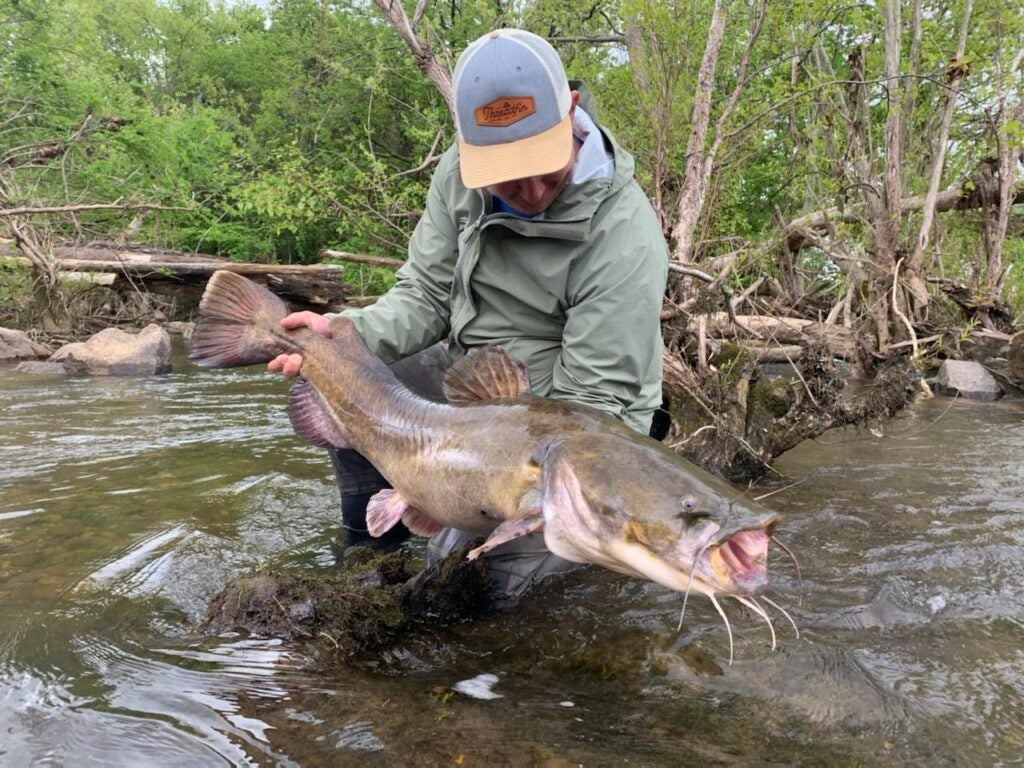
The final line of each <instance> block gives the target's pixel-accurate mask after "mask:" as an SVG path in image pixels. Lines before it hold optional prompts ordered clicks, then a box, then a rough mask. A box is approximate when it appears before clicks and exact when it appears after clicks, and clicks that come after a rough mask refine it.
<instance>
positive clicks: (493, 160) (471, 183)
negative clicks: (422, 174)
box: [459, 114, 572, 189]
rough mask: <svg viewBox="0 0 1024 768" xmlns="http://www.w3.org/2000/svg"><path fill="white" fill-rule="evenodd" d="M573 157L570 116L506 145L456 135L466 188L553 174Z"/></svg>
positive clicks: (460, 165) (476, 187) (463, 181)
mask: <svg viewBox="0 0 1024 768" xmlns="http://www.w3.org/2000/svg"><path fill="white" fill-rule="evenodd" d="M571 156H572V115H571V114H570V115H566V116H565V118H564V119H563V120H562V121H561V122H560V123H559V124H558V125H556V126H555V127H553V128H549V129H548V130H546V131H544V132H543V133H538V134H537V135H536V136H528V137H526V138H525V139H519V141H511V142H509V143H507V144H489V145H487V146H481V145H479V144H467V143H466V142H464V141H463V140H462V137H461V136H460V137H459V167H460V170H461V172H462V183H463V184H465V185H466V188H467V189H480V188H481V187H490V186H493V185H495V184H501V183H502V182H505V181H513V180H514V179H525V178H527V177H528V176H543V175H544V174H547V173H554V172H555V171H559V170H561V169H562V168H565V166H566V165H568V164H569V158H570V157H571Z"/></svg>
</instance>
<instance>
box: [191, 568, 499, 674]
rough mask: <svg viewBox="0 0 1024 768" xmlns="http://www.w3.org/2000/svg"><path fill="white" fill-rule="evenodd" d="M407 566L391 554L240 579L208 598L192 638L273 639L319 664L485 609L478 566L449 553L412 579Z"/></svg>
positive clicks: (484, 580) (483, 575)
mask: <svg viewBox="0 0 1024 768" xmlns="http://www.w3.org/2000/svg"><path fill="white" fill-rule="evenodd" d="M411 560H412V559H411V558H410V557H409V556H408V555H406V554H405V553H404V552H402V551H398V552H391V553H387V554H382V555H376V554H375V555H374V556H371V557H368V558H366V559H363V558H355V557H352V558H346V561H345V567H344V568H343V569H332V570H326V569H321V570H308V571H307V570H303V571H282V570H269V569H268V570H261V571H256V572H253V573H247V574H243V575H241V576H238V577H237V578H235V579H234V580H232V581H231V582H230V583H229V584H228V585H227V586H225V587H224V588H223V589H222V590H221V591H220V592H218V593H217V594H216V595H215V596H214V598H213V599H212V600H211V601H210V604H209V606H208V608H207V610H206V615H205V617H204V618H203V620H202V622H200V624H199V625H198V627H197V628H196V631H197V632H198V633H200V634H209V635H215V634H220V633H223V632H228V631H235V630H243V631H245V632H247V633H249V634H253V635H259V636H264V637H279V638H282V639H285V640H289V641H294V642H296V643H299V644H300V645H304V646H306V647H305V650H306V651H309V652H310V654H311V655H312V656H313V657H314V658H316V659H318V660H319V661H321V662H325V661H330V662H336V661H342V662H343V661H346V660H348V659H350V658H352V657H353V656H354V655H356V654H358V653H360V652H362V651H366V650H370V649H373V648H379V647H382V646H384V645H387V644H388V643H389V642H392V641H394V640H395V639H396V638H397V637H398V636H399V635H400V634H401V633H402V632H403V631H405V630H407V629H408V628H409V627H410V626H411V625H412V624H414V623H416V622H419V621H429V622H430V623H432V624H445V623H451V622H454V621H460V620H464V619H465V618H467V617H469V616H473V615H477V614H479V613H481V612H483V611H485V610H486V609H487V608H488V607H489V605H490V595H489V584H490V582H489V578H488V574H487V568H486V565H485V563H484V561H483V560H482V559H481V560H478V561H472V562H471V561H468V560H466V552H465V550H463V551H459V552H454V553H452V554H451V555H449V556H448V557H447V558H445V559H444V560H442V561H441V562H440V563H438V564H437V565H435V566H433V567H432V568H430V569H427V570H425V571H423V572H421V573H420V574H419V575H417V576H416V577H415V578H410V571H411V568H410V564H411Z"/></svg>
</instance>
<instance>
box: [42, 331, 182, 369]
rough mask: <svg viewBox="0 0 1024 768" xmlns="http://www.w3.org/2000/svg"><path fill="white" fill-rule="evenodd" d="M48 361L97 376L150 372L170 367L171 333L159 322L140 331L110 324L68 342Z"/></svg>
mask: <svg viewBox="0 0 1024 768" xmlns="http://www.w3.org/2000/svg"><path fill="white" fill-rule="evenodd" d="M49 362H51V363H63V364H64V366H65V367H66V368H67V369H68V370H69V372H72V373H87V374H91V375H94V376H148V375H151V374H156V373H167V372H168V371H170V370H171V337H170V335H169V334H168V333H167V331H165V330H164V329H163V328H161V327H160V326H159V325H153V324H150V325H148V326H146V327H145V328H143V329H142V330H141V331H139V332H138V333H126V332H125V331H122V330H120V329H118V328H107V329H105V330H102V331H100V332H99V333H97V334H95V335H94V336H92V337H91V338H90V339H89V340H88V341H83V342H76V343H74V344H65V345H64V346H63V347H61V348H60V349H58V350H57V351H56V352H54V353H53V355H51V356H50V359H49Z"/></svg>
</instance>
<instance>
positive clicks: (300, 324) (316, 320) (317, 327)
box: [281, 310, 331, 338]
mask: <svg viewBox="0 0 1024 768" xmlns="http://www.w3.org/2000/svg"><path fill="white" fill-rule="evenodd" d="M281 327H282V328H285V329H286V330H289V331H290V330H293V329H295V328H309V329H310V330H312V331H313V332H314V333H318V334H320V335H321V336H326V337H327V338H330V337H331V331H330V321H329V320H328V319H327V318H326V317H324V316H323V315H318V314H317V313H316V312H310V311H309V310H306V311H304V312H293V313H292V314H290V315H287V316H286V317H284V318H283V319H282V320H281Z"/></svg>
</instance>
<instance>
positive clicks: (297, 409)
mask: <svg viewBox="0 0 1024 768" xmlns="http://www.w3.org/2000/svg"><path fill="white" fill-rule="evenodd" d="M288 419H289V420H290V421H291V423H292V429H294V430H295V434H297V435H298V436H299V437H301V438H302V439H303V440H305V441H306V442H308V443H309V444H311V445H319V446H323V447H326V446H334V447H335V448H349V447H351V446H350V445H349V442H348V439H347V438H346V437H345V433H344V432H342V430H341V427H340V426H338V422H336V421H335V420H334V418H333V417H332V416H331V412H330V411H329V410H328V409H327V405H326V404H325V403H324V400H323V398H322V397H321V396H320V393H319V392H317V391H316V388H315V387H314V386H313V385H312V384H310V383H309V382H308V381H306V380H305V379H300V380H299V381H297V382H296V383H295V384H294V385H293V386H292V388H291V389H290V390H289V391H288Z"/></svg>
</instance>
